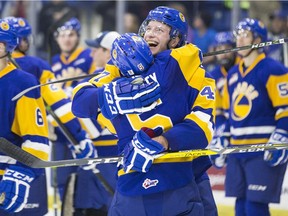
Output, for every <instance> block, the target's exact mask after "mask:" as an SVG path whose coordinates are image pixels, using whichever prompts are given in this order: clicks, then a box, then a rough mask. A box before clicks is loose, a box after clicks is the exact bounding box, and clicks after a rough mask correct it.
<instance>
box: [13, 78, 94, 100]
mask: <svg viewBox="0 0 288 216" xmlns="http://www.w3.org/2000/svg"><path fill="white" fill-rule="evenodd" d="M96 75H97V74H88V75H82V76H78V77H71V78H67V79H61V80H55V81H51V82H47V83H42V84H39V85H35V86H32V87H29V88H27V89H24V90H23V91H22V92H20V93H18V94H17V95H15V96H14V97H13V98H12V99H11V100H12V101H15V100H17V99H19V98H20V97H22V96H23V95H24V94H26V93H27V92H29V91H31V90H33V89H36V88H39V87H42V86H46V85H52V84H56V83H62V82H68V81H74V80H78V79H84V78H88V77H93V76H96Z"/></svg>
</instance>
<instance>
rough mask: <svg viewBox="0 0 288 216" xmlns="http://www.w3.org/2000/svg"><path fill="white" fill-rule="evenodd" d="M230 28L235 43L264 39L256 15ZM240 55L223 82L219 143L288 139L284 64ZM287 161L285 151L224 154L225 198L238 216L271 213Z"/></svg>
mask: <svg viewBox="0 0 288 216" xmlns="http://www.w3.org/2000/svg"><path fill="white" fill-rule="evenodd" d="M234 32H235V36H236V46H237V47H241V46H245V45H248V44H254V43H260V42H265V41H266V40H267V30H266V27H265V26H264V25H263V23H262V22H261V21H259V20H256V19H250V18H246V19H244V20H242V21H240V22H239V23H238V25H237V26H236V28H235V31H234ZM238 54H239V55H240V56H241V57H242V60H241V61H240V63H239V64H238V65H236V66H234V67H232V68H231V69H230V70H229V72H228V76H227V82H226V84H225V86H224V96H223V100H224V105H225V106H224V108H226V109H228V107H229V109H228V111H229V120H228V122H227V124H226V127H225V130H224V135H226V136H222V137H221V139H218V140H219V142H220V143H221V144H222V145H223V141H225V140H226V142H228V143H229V144H230V145H233V146H235V145H236V146H237V145H246V144H261V143H281V142H284V143H287V141H288V133H287V131H288V128H287V127H288V122H287V121H288V113H287V106H288V94H287V91H286V86H287V83H288V82H287V81H288V73H287V68H285V67H284V66H283V65H282V64H281V63H279V62H277V61H275V60H273V59H271V58H268V57H266V56H265V54H264V52H263V49H250V50H242V51H239V52H238ZM228 134H230V136H227V135H228ZM287 160H288V152H287V150H279V151H273V152H269V151H265V153H264V155H263V153H249V154H246V155H241V154H240V155H231V156H230V155H229V157H227V167H226V182H225V191H226V196H232V197H236V205H235V212H236V215H248V216H250V215H251V216H252V215H263V216H268V215H270V213H269V203H279V201H280V194H281V187H282V182H283V178H284V174H285V170H286V167H287ZM255 170H261V173H259V172H255Z"/></svg>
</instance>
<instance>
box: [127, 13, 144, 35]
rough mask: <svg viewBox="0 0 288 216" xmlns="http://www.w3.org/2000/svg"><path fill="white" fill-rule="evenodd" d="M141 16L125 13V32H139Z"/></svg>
mask: <svg viewBox="0 0 288 216" xmlns="http://www.w3.org/2000/svg"><path fill="white" fill-rule="evenodd" d="M139 26H140V23H139V18H138V16H137V15H135V14H133V13H128V12H127V13H125V15H124V28H125V32H133V33H138V30H139Z"/></svg>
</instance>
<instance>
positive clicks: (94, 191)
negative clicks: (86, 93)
mask: <svg viewBox="0 0 288 216" xmlns="http://www.w3.org/2000/svg"><path fill="white" fill-rule="evenodd" d="M118 36H120V34H119V33H118V32H115V31H105V32H100V33H98V34H97V35H96V37H95V39H88V40H85V43H86V44H87V45H88V46H89V47H90V48H91V50H92V52H91V56H92V58H93V63H94V64H95V66H96V71H95V72H94V73H95V74H98V73H100V72H102V71H103V70H104V67H105V65H106V63H107V62H108V61H109V60H110V58H111V55H110V52H111V48H112V43H113V41H114V40H115V39H116V38H117V37H118ZM85 81H89V79H87V80H83V81H81V83H82V82H85ZM86 121H87V119H86ZM90 121H92V122H93V124H94V125H95V127H96V128H98V130H99V133H100V134H99V133H98V135H97V134H95V133H93V134H91V137H93V139H92V140H93V143H94V145H95V146H96V147H97V151H98V155H99V156H102V157H104V156H115V155H117V153H118V149H117V140H118V139H117V137H116V136H115V135H113V134H111V133H110V132H109V130H111V131H115V130H114V128H112V129H111V126H112V125H111V123H110V121H108V120H107V119H105V118H104V117H103V115H101V114H99V115H98V121H96V119H91V120H90ZM105 125H106V126H108V127H109V130H108V129H107V127H106V126H105ZM97 169H99V170H100V172H101V173H102V175H103V177H104V178H105V179H106V180H107V182H108V183H109V185H110V186H111V188H112V189H113V190H115V187H116V177H115V176H116V173H117V167H116V164H99V165H97ZM87 176H88V177H87ZM88 179H89V180H88ZM83 185H85V187H83ZM112 198H113V194H112V193H111V191H110V192H109V191H107V189H105V188H103V186H101V183H99V179H98V178H97V176H95V175H93V174H91V173H90V172H89V171H85V170H83V169H80V170H78V171H77V181H76V187H75V196H74V208H75V213H74V215H77V216H86V215H87V216H89V215H97V216H101V215H107V212H108V208H109V206H110V203H111V201H112Z"/></svg>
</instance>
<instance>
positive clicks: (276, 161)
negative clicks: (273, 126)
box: [264, 130, 288, 166]
mask: <svg viewBox="0 0 288 216" xmlns="http://www.w3.org/2000/svg"><path fill="white" fill-rule="evenodd" d="M268 143H272V144H273V143H288V132H287V131H284V130H275V131H274V132H273V133H272V135H271V136H270V139H269V141H268ZM264 160H265V161H267V163H268V164H269V165H270V166H277V165H280V164H284V163H286V162H287V161H288V150H286V149H283V150H276V151H265V152H264Z"/></svg>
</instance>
